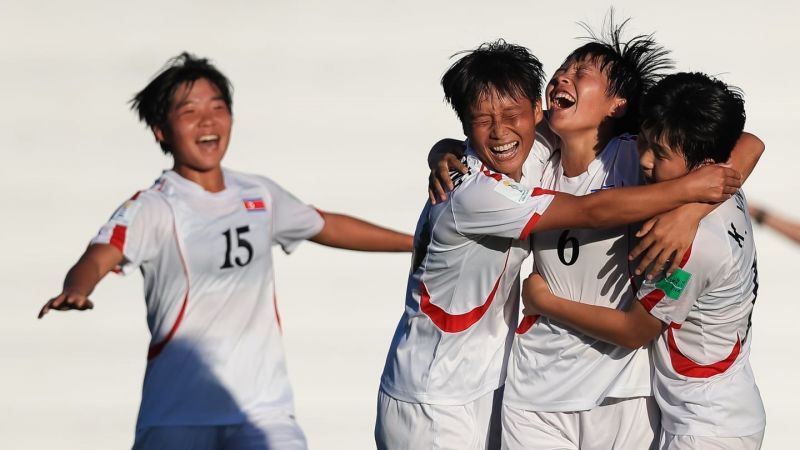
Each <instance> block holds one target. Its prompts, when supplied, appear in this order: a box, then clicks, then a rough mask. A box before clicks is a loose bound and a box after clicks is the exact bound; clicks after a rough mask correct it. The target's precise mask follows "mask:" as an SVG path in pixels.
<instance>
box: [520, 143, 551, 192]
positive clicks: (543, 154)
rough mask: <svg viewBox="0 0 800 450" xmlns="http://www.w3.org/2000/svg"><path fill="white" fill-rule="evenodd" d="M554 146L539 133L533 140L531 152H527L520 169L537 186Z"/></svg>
mask: <svg viewBox="0 0 800 450" xmlns="http://www.w3.org/2000/svg"><path fill="white" fill-rule="evenodd" d="M554 148H555V147H554V145H553V144H552V143H551V142H550V141H548V140H546V139H545V138H544V137H543V136H540V135H539V134H537V135H536V140H535V141H534V142H533V147H531V152H530V153H529V154H528V158H527V159H525V162H524V163H523V169H522V171H523V173H524V174H525V177H526V178H527V179H528V180H529V181H528V182H529V183H533V184H535V185H537V186H538V185H540V184H541V181H542V174H543V173H544V170H545V167H546V166H547V162H548V161H549V160H550V157H551V156H552V155H553V150H554Z"/></svg>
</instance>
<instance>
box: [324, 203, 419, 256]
mask: <svg viewBox="0 0 800 450" xmlns="http://www.w3.org/2000/svg"><path fill="white" fill-rule="evenodd" d="M320 214H322V218H323V219H324V220H325V225H324V226H323V227H322V230H321V231H320V232H319V233H318V234H317V235H316V236H314V237H313V238H311V240H312V241H313V242H316V243H317V244H321V245H326V246H328V247H336V248H343V249H347V250H360V251H366V252H410V251H411V249H412V248H413V245H414V244H413V241H414V237H413V236H411V235H408V234H405V233H400V232H397V231H392V230H389V229H387V228H383V227H379V226H377V225H373V224H371V223H369V222H365V221H363V220H361V219H356V218H355V217H351V216H346V215H342V214H334V213H328V212H322V211H320Z"/></svg>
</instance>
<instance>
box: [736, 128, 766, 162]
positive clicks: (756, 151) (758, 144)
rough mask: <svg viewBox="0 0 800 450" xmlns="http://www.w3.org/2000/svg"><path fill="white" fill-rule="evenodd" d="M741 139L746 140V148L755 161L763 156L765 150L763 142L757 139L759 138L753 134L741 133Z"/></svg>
mask: <svg viewBox="0 0 800 450" xmlns="http://www.w3.org/2000/svg"><path fill="white" fill-rule="evenodd" d="M741 139H747V147H748V148H749V149H750V151H751V152H752V153H753V155H755V157H756V159H758V158H760V157H761V155H762V154H764V149H765V148H766V146H765V145H764V141H762V140H761V139H759V137H758V136H756V135H755V134H751V133H748V132H743V133H742V136H741Z"/></svg>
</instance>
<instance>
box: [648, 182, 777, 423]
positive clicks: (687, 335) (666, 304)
mask: <svg viewBox="0 0 800 450" xmlns="http://www.w3.org/2000/svg"><path fill="white" fill-rule="evenodd" d="M757 294H758V268H757V265H756V251H755V246H754V245H753V230H752V227H751V224H750V217H749V215H748V214H747V204H746V200H745V197H744V194H743V193H742V192H741V191H739V192H738V193H737V194H736V195H735V196H734V197H732V198H731V199H729V200H728V201H726V202H725V203H723V204H722V205H720V206H719V207H718V208H717V209H716V210H715V211H714V212H712V213H711V214H709V215H708V216H706V217H705V218H704V219H703V220H702V221H701V222H700V226H699V228H698V230H697V235H696V236H695V239H694V243H693V244H692V246H691V247H690V249H689V251H687V252H686V254H685V255H684V258H683V261H682V264H681V269H680V270H679V271H677V272H676V273H674V274H673V275H671V276H670V277H669V278H667V279H663V278H662V279H657V280H654V281H651V282H646V283H644V285H643V286H642V288H641V290H640V291H639V294H638V295H639V298H640V302H641V303H642V305H644V307H645V308H646V309H647V310H649V311H650V314H652V315H653V316H654V317H656V318H657V319H659V320H661V321H662V322H664V323H665V324H666V325H668V328H667V330H666V331H665V332H664V333H662V335H661V336H660V337H659V338H658V340H657V341H656V342H655V344H654V350H653V352H654V355H653V356H654V358H653V359H654V366H655V374H656V375H655V378H654V391H655V396H656V400H657V401H658V406H659V407H660V408H661V414H662V418H661V423H662V426H663V427H664V429H665V430H667V431H669V432H670V433H672V434H678V435H695V436H716V437H739V436H748V435H752V434H755V433H758V432H759V431H761V430H763V429H764V425H765V414H764V405H763V404H762V402H761V395H760V394H759V391H758V387H756V382H755V379H754V377H753V371H752V369H751V368H750V361H749V356H750V342H751V340H752V329H751V323H752V322H751V318H752V313H753V305H754V304H755V301H756V296H757Z"/></svg>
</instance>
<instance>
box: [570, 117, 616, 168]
mask: <svg viewBox="0 0 800 450" xmlns="http://www.w3.org/2000/svg"><path fill="white" fill-rule="evenodd" d="M556 134H558V135H559V137H560V138H561V167H563V169H564V175H565V176H567V177H576V176H578V175H580V174H582V173H584V172H586V171H587V170H589V164H591V163H592V161H594V160H595V158H597V155H599V154H600V153H601V152H602V151H603V149H604V148H606V144H608V141H610V140H611V138H612V137H613V131H611V130H609V127H603V126H600V127H598V128H595V129H593V130H588V131H584V132H576V133H556Z"/></svg>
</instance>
